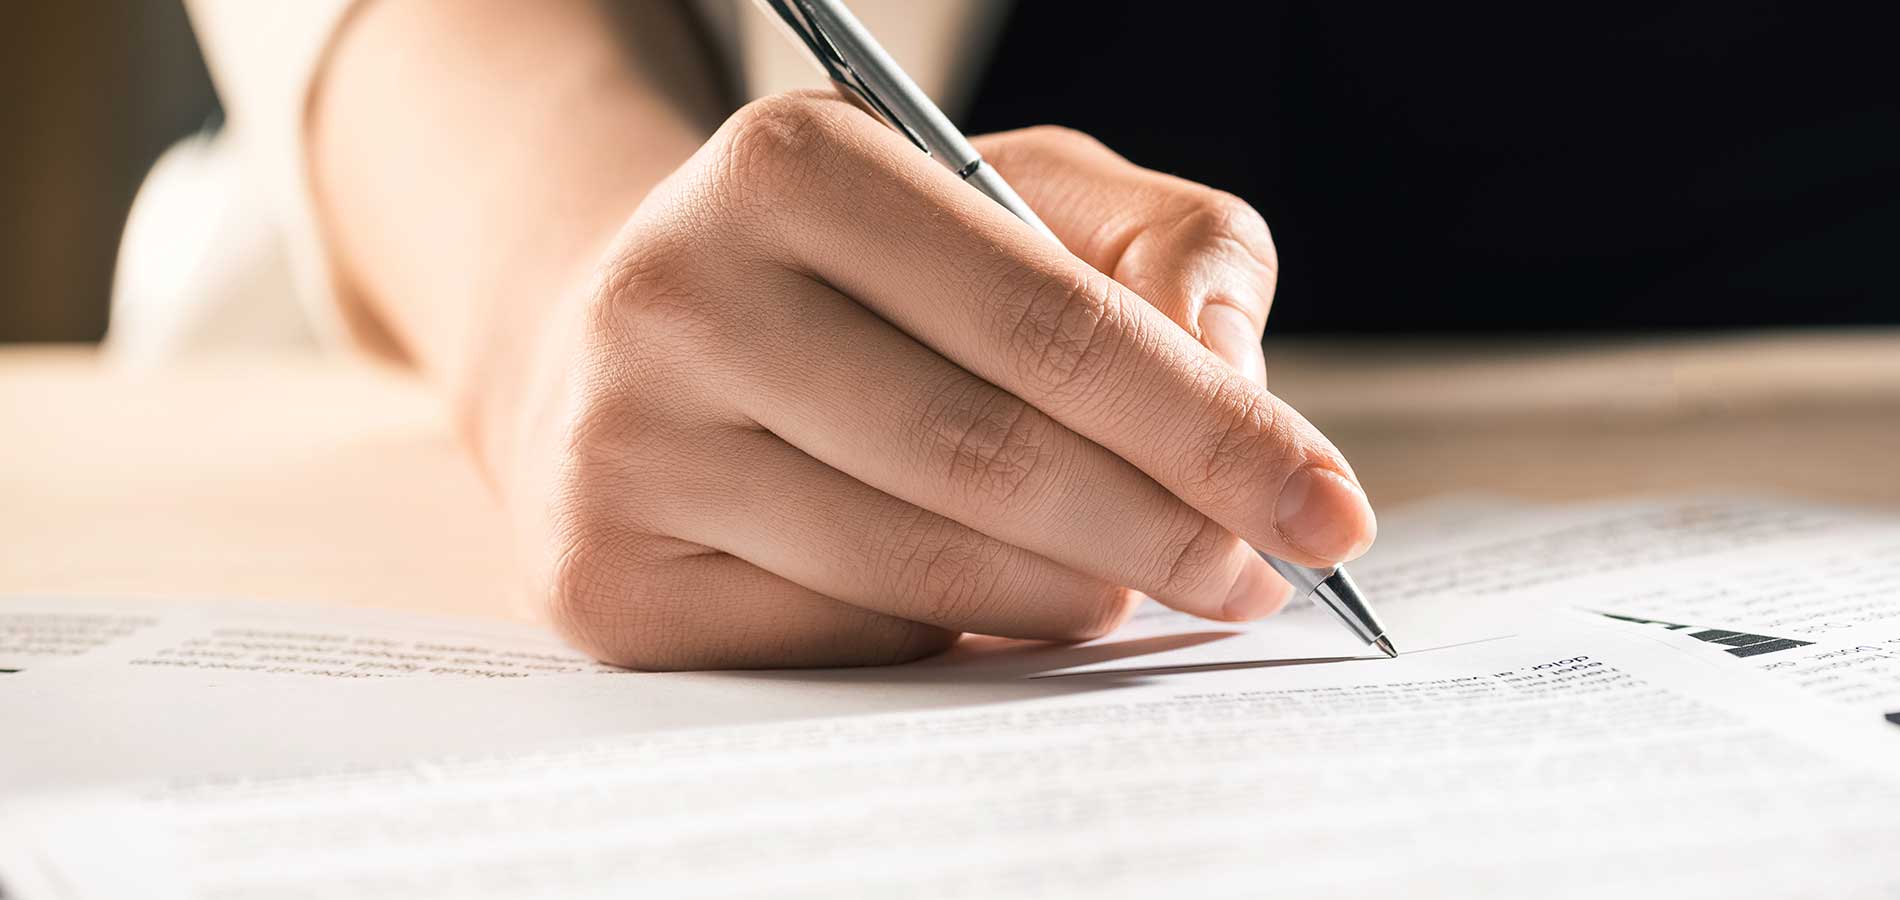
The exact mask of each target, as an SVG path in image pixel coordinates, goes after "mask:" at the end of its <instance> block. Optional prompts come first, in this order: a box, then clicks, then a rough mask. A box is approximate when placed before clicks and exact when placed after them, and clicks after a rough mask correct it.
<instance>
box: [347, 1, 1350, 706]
mask: <svg viewBox="0 0 1900 900" xmlns="http://www.w3.org/2000/svg"><path fill="white" fill-rule="evenodd" d="M650 6H651V8H650V9H648V10H647V11H646V12H644V13H641V14H639V15H637V16H635V17H634V18H636V19H637V21H632V22H627V23H624V24H625V25H627V27H628V28H629V29H631V30H633V31H637V32H639V33H641V34H643V35H645V36H646V37H647V38H649V39H651V38H654V37H655V36H660V37H664V36H665V35H667V34H669V33H671V32H678V31H679V29H680V28H681V25H680V23H679V22H678V21H677V20H675V19H673V18H671V17H670V16H669V15H668V14H667V10H666V8H665V7H663V6H661V5H659V4H651V5H650ZM609 24H610V23H608V22H606V21H605V20H604V19H603V18H602V15H601V13H600V11H599V10H598V9H596V8H595V7H594V6H592V5H591V4H588V3H585V2H578V0H572V2H567V0H559V2H549V3H545V4H512V3H500V2H496V3H488V2H462V0H456V2H452V3H451V2H441V0H381V2H377V3H372V4H369V5H367V6H366V7H365V9H364V11H363V12H362V13H361V14H360V15H359V16H358V18H357V20H356V21H354V22H353V23H351V25H350V27H349V29H348V30H347V31H346V33H345V34H344V36H343V37H342V39H341V41H340V43H339V45H338V47H337V50H336V53H335V55H334V57H333V59H332V60H331V63H330V65H329V67H328V69H327V73H326V76H325V78H324V82H323V84H322V85H321V90H320V93H319V94H318V97H317V99H316V101H315V106H314V108H313V113H312V122H311V129H312V134H311V141H312V148H313V169H314V171H313V175H314V178H315V181H316V184H317V189H318V193H319V199H320V202H321V204H322V206H323V209H324V218H325V224H326V228H327V230H328V232H329V234H330V235H331V243H332V246H333V247H334V248H335V250H336V253H337V256H338V265H339V268H340V269H342V271H343V274H344V276H345V277H346V279H347V281H348V283H350V284H351V285H352V286H353V287H354V288H355V289H356V301H357V302H360V303H362V304H363V305H364V308H365V311H366V312H367V313H368V314H370V315H373V316H375V317H376V318H377V320H378V321H380V322H382V323H384V325H385V326H386V327H387V329H388V331H389V333H390V335H391V337H392V338H393V340H394V343H395V344H396V345H397V346H399V347H401V348H403V350H404V352H406V353H407V354H408V355H409V356H410V357H411V358H412V359H413V361H414V362H415V363H416V364H417V365H419V366H420V367H421V368H422V369H423V370H424V371H426V372H427V373H429V375H430V376H431V377H432V378H433V379H434V380H435V381H437V382H438V383H439V384H440V385H441V386H442V390H443V392H444V395H445V397H446V398H447V400H448V402H449V404H450V407H451V409H452V411H453V414H454V416H455V417H456V420H457V422H458V423H460V425H461V426H462V428H463V430H464V431H465V433H466V434H467V435H468V438H469V441H470V444H471V446H472V447H473V449H474V450H475V452H476V453H477V455H478V456H479V458H480V459H481V461H482V464H483V467H484V470H485V471H486V472H487V473H488V475H489V477H490V478H491V479H492V481H493V482H494V484H495V487H496V489H497V491H498V493H499V495H500V496H501V498H502V500H503V502H504V505H505V506H506V508H507V510H508V512H509V514H510V515H511V517H512V519H513V521H514V522H515V524H516V530H517V533H518V534H519V536H520V538H521V546H522V553H523V556H524V559H525V560H526V561H527V563H528V568H529V570H530V571H531V572H532V573H533V575H534V578H535V584H534V586H533V590H534V591H535V593H536V596H537V597H538V598H540V599H541V601H542V602H543V603H544V604H545V609H546V610H547V612H548V615H549V617H550V618H551V620H552V621H553V622H554V623H555V624H556V625H557V626H558V627H560V628H561V629H562V631H563V632H564V633H565V634H566V635H567V636H568V637H569V638H570V639H571V640H572V641H573V642H574V643H575V644H576V645H577V646H579V647H581V648H583V649H585V650H587V651H588V652H591V653H593V654H595V655H596V656H598V657H600V658H601V659H604V660H607V661H610V662H615V663H619V664H622V665H628V666H633V667H638V668H711V667H754V666H812V665H854V664H877V663H889V662H897V661H903V660H908V659H913V658H916V657H918V656H921V655H925V654H928V653H931V652H935V651H937V650H940V649H942V648H944V647H946V646H948V645H949V644H950V643H951V642H953V641H954V640H955V639H956V636H957V635H958V634H959V633H961V632H977V633H984V634H994V635H1002V636H1007V637H1020V638H1035V639H1052V640H1070V639H1079V638H1088V637H1092V636H1096V635H1099V634H1102V633H1104V632H1106V631H1108V630H1110V629H1112V628H1113V627H1114V626H1115V625H1117V624H1119V623H1120V622H1121V621H1122V620H1123V619H1124V618H1125V617H1126V616H1127V615H1128V613H1129V612H1130V610H1131V609H1132V606H1133V604H1134V603H1135V602H1136V601H1137V600H1138V599H1139V598H1140V596H1141V595H1143V594H1146V595H1149V596H1152V597H1154V598H1156V599H1158V600H1160V601H1161V602H1163V603H1166V604H1168V605H1170V606H1173V607H1175V608H1177V609H1181V610H1184V611H1187V612H1190V613H1194V614H1196V615H1201V616H1206V617H1209V618H1214V619H1228V620H1236V619H1247V618H1255V617H1258V616H1262V615H1266V614H1269V613H1271V612H1273V611H1274V610H1276V609H1277V608H1278V607H1279V606H1280V604H1281V603H1283V602H1284V601H1285V595H1286V593H1287V588H1286V586H1285V584H1284V583H1283V582H1281V581H1280V580H1279V579H1278V577H1277V576H1275V575H1274V574H1273V573H1272V572H1271V570H1270V569H1268V568H1267V567H1266V565H1265V564H1264V563H1263V562H1262V561H1260V560H1259V558H1258V557H1257V556H1256V555H1255V554H1254V553H1253V552H1252V550H1250V549H1249V546H1248V545H1249V544H1251V545H1253V546H1255V547H1258V548H1260V549H1262V550H1265V551H1268V552H1271V553H1274V554H1275V555H1279V556H1282V557H1284V558H1287V559H1290V560H1293V561H1295V562H1301V563H1306V564H1311V565H1322V564H1326V563H1330V562H1335V561H1343V560H1346V559H1350V558H1353V557H1355V556H1357V555H1358V554H1360V553H1362V552H1363V551H1364V550H1365V549H1366V547H1367V546H1368V545H1369V544H1370V543H1371V540H1372V537H1373V534H1374V529H1375V526H1374V521H1373V516H1372V512H1371V509H1370V507H1369V506H1368V505H1367V502H1366V500H1365V496H1364V494H1363V493H1362V492H1361V491H1360V490H1359V488H1358V486H1357V483H1356V481H1355V480H1354V479H1353V476H1352V472H1351V469H1350V468H1349V467H1348V466H1347V464H1346V462H1345V460H1344V459H1343V458H1341V457H1340V455H1339V453H1338V452H1337V451H1336V450H1335V449H1334V448H1333V447H1332V445H1331V444H1330V443H1328V442H1327V441H1326V439H1325V438H1324V437H1323V436H1321V435H1320V434H1319V433H1318V432H1317V431H1316V430H1314V429H1313V428H1312V426H1311V425H1309V424H1308V423H1307V422H1306V421H1305V420H1304V419H1303V418H1301V417H1300V415H1299V414H1298V413H1297V412H1295V411H1294V410H1292V409H1291V408H1289V407H1287V406H1286V405H1285V404H1284V403H1282V402H1281V401H1279V400H1278V399H1277V398H1275V397H1274V396H1273V395H1272V394H1271V393H1269V392H1268V391H1267V390H1266V387H1265V364H1264V361H1263V359H1262V357H1261V351H1260V344H1259V338H1260V334H1261V331H1262V329H1263V328H1264V327H1265V322H1266V316H1267V310H1268V306H1269V304H1270V302H1271V298H1272V293H1273V285H1274V278H1275V272H1276V269H1277V260H1276V257H1275V255H1274V250H1273V244H1272V240H1271V238H1270V236H1269V233H1268V230H1267V227H1266V224H1265V223H1264V222H1262V221H1261V219H1260V217H1259V215H1258V214H1256V213H1255V212H1254V211H1253V210H1251V209H1250V208H1248V207H1247V206H1246V205H1245V204H1243V203H1241V202H1239V201H1238V200H1236V199H1235V198H1233V197H1232V196H1230V195H1226V194H1223V193H1220V192H1218V191H1214V190H1211V189H1209V188H1206V187H1202V186H1199V185H1195V184H1192V183H1189V182H1186V181H1182V180H1180V179H1176V178H1172V177H1169V176H1165V175H1161V174H1158V173H1154V172H1150V171H1147V170H1143V169H1141V168H1139V167H1136V166H1134V165H1132V164H1130V163H1128V162H1127V161H1125V160H1123V159H1121V158H1120V157H1118V156H1116V155H1115V154H1114V153H1113V152H1112V151H1110V150H1108V149H1107V148H1105V147H1103V146H1101V145H1100V144H1099V143H1097V142H1095V141H1093V140H1092V139H1090V138H1088V137H1086V136H1084V135H1080V134H1077V133H1074V132H1069V131H1065V130H1061V129H1053V128H1038V129H1029V130H1026V131H1019V132H1012V133H1008V134H1000V135H991V136H987V137H983V138H980V139H978V145H979V149H980V150H981V151H982V152H983V153H984V154H985V156H986V157H987V158H988V159H989V160H990V162H991V164H992V165H994V166H995V167H996V168H997V170H998V171H999V172H1001V173H1002V174H1003V175H1004V176H1005V177H1006V178H1008V179H1009V180H1010V181H1011V183H1012V184H1014V185H1015V186H1016V188H1017V189H1018V191H1019V192H1021V193H1022V194H1023V196H1024V197H1025V199H1027V200H1028V201H1029V203H1030V204H1031V205H1032V206H1034V207H1035V208H1036V209H1037V211H1038V213H1039V214H1040V215H1042V216H1043V218H1044V219H1045V220H1046V221H1047V222H1048V224H1049V225H1050V227H1051V228H1052V229H1054V230H1055V232H1056V233H1057V235H1058V236H1060V237H1061V238H1062V241H1063V244H1064V245H1065V247H1066V249H1065V248H1064V247H1056V246H1054V245H1051V244H1049V243H1048V242H1047V241H1046V240H1045V239H1043V238H1041V237H1039V236H1038V235H1037V234H1036V233H1035V232H1033V231H1032V230H1030V229H1029V228H1028V227H1027V226H1025V225H1023V224H1022V223H1020V222H1017V221H1016V220H1015V219H1013V218H1011V217H1010V216H1009V215H1008V214H1007V213H1006V212H1004V211H1003V210H1001V209H1000V208H998V207H996V206H995V205H994V204H992V203H990V202H989V201H988V200H987V199H986V198H984V197H982V196H981V195H980V194H978V193H977V192H976V191H974V190H973V189H971V188H969V187H968V186H967V185H964V184H962V183H961V182H959V181H958V180H957V179H956V178H955V177H954V176H952V175H951V174H950V173H948V172H946V171H944V170H943V169H942V168H941V167H939V166H938V165H937V164H936V163H935V162H933V161H932V160H930V159H929V158H927V157H925V156H923V155H922V154H919V153H918V152H916V150H915V149H914V148H913V147H911V146H910V145H909V144H908V143H906V142H905V141H903V140H902V139H900V138H899V137H898V136H896V135H895V134H894V133H892V132H891V131H889V130H888V129H886V128H884V127H883V126H882V125H880V124H879V123H878V122H876V121H875V120H873V119H872V118H870V117H869V116H867V115H865V114H864V113H863V112H861V111H860V110H858V109H857V108H855V107H853V106H851V105H849V104H847V103H845V102H843V101H842V100H840V99H838V98H837V97H836V96H834V95H831V94H826V93H812V94H792V95H783V96H777V97H770V98H766V99H763V100H760V101H757V102H754V103H752V104H750V105H748V106H746V107H744V108H742V109H739V110H737V111H736V112H732V113H731V114H730V115H728V116H726V117H725V118H724V121H723V123H721V124H719V125H718V126H717V127H716V129H714V130H712V131H711V132H710V133H708V131H707V125H706V124H705V123H707V122H709V121H710V120H711V119H713V118H715V117H716V114H715V115H711V116H709V115H707V112H708V108H707V105H706V104H705V103H704V102H703V101H701V100H698V99H696V98H702V97H704V96H707V94H708V92H707V91H705V90H703V86H700V87H696V86H695V85H694V84H692V83H690V82H692V81H693V79H692V78H690V77H681V76H680V75H679V74H678V73H681V72H690V71H691V66H690V65H689V64H687V63H686V62H681V61H674V62H675V63H676V64H674V65H654V64H653V63H654V62H655V60H654V58H653V54H655V53H662V52H666V51H665V50H663V49H654V48H665V47H677V46H680V45H682V44H684V43H687V42H684V41H666V40H658V41H654V40H649V41H648V42H647V45H648V46H647V49H644V50H643V49H641V48H639V47H629V46H627V45H625V44H622V43H618V42H616V41H614V40H613V38H612V37H611V34H612V33H613V29H612V28H611V27H609ZM687 62H690V61H687ZM657 72H670V73H674V75H673V76H672V80H671V81H663V80H658V76H656V75H655V73H657ZM681 81H685V82H688V83H686V84H681V83H678V82H681Z"/></svg>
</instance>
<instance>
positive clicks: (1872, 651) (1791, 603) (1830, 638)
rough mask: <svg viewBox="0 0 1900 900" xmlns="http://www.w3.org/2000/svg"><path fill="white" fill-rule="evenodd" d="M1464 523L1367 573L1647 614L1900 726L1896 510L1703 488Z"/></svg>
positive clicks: (1636, 616) (1391, 583)
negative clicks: (1696, 494)
mask: <svg viewBox="0 0 1900 900" xmlns="http://www.w3.org/2000/svg"><path fill="white" fill-rule="evenodd" d="M1463 531H1464V534H1463V536H1462V537H1461V538H1459V539H1456V540H1453V541H1447V542H1444V543H1441V544H1439V545H1438V546H1436V547H1426V548H1424V552H1420V553H1415V554H1409V555H1388V556H1373V557H1371V558H1369V559H1368V560H1367V561H1366V565H1365V566H1362V567H1359V568H1360V569H1362V570H1363V575H1362V581H1364V582H1366V583H1368V584H1371V585H1376V586H1377V588H1378V590H1377V591H1376V593H1371V596H1374V597H1377V598H1378V599H1379V601H1380V602H1381V603H1385V604H1392V605H1401V604H1405V603H1407V602H1409V600H1408V598H1411V597H1417V596H1424V595H1431V594H1436V593H1443V592H1446V591H1453V592H1459V593H1463V594H1465V595H1468V596H1471V597H1475V598H1484V597H1499V596H1507V595H1508V596H1512V597H1515V598H1517V600H1518V601H1519V602H1521V603H1525V604H1553V603H1554V604H1562V605H1567V606H1572V607H1575V608H1578V609H1585V610H1591V611H1594V612H1599V613H1604V614H1609V615H1614V616H1617V617H1619V618H1622V619H1624V620H1626V621H1633V622H1637V623H1643V624H1648V625H1651V626H1653V627H1656V628H1659V629H1663V630H1667V631H1671V632H1674V633H1676V634H1679V635H1681V636H1683V637H1685V638H1688V639H1691V640H1695V641H1699V642H1702V643H1704V644H1706V645H1707V646H1708V647H1709V649H1710V650H1711V651H1714V652H1721V653H1724V654H1726V655H1727V656H1729V657H1731V658H1733V659H1735V660H1737V661H1739V662H1741V663H1744V664H1747V665H1750V666H1753V667H1755V668H1758V669H1761V670H1762V671H1764V672H1767V673H1769V674H1770V675H1772V676H1774V677H1777V678H1780V679H1783V680H1785V681H1787V682H1788V683H1790V684H1793V685H1795V686H1797V687H1799V688H1801V689H1803V690H1805V691H1807V692H1809V693H1810V694H1812V695H1813V696H1816V697H1819V698H1825V699H1827V700H1831V701H1837V702H1841V703H1846V704H1851V705H1853V706H1854V707H1855V708H1857V709H1859V710H1861V711H1862V712H1863V713H1865V714H1867V715H1869V716H1877V717H1883V718H1885V719H1887V720H1888V721H1891V722H1893V723H1894V724H1896V725H1900V516H1897V515H1894V514H1890V513H1887V514H1883V513H1875V512H1869V511H1865V510H1857V509H1852V508H1843V507H1828V506H1820V505H1815V504H1804V503H1793V502H1780V501H1772V500H1763V499H1722V498H1705V499H1691V500H1674V501H1650V502H1636V503H1619V504H1607V505H1599V506H1593V507H1584V508H1572V509H1565V510H1545V511H1535V512H1528V513H1527V512H1523V511H1510V510H1500V511H1499V512H1498V513H1497V514H1495V515H1489V516H1486V515H1483V514H1482V512H1481V511H1480V514H1478V515H1474V516H1471V517H1467V518H1466V519H1465V520H1464V522H1463Z"/></svg>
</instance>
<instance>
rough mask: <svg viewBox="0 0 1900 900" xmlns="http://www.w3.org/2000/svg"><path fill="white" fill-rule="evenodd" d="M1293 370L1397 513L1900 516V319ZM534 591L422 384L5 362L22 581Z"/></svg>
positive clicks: (169, 592)
mask: <svg viewBox="0 0 1900 900" xmlns="http://www.w3.org/2000/svg"><path fill="white" fill-rule="evenodd" d="M1348 361H1350V362H1348ZM1269 368H1270V370H1271V373H1272V374H1271V378H1272V384H1273V387H1274V390H1275V391H1276V392H1277V393H1279V394H1280V395H1281V396H1283V397H1285V398H1286V399H1287V400H1289V401H1290V402H1292V403H1293V404H1294V405H1295V406H1297V407H1299V408H1300V409H1301V410H1302V411H1304V412H1305V413H1306V414H1307V415H1308V416H1309V417H1310V418H1311V419H1313V421H1315V422H1316V423H1318V424H1319V425H1320V427H1321V428H1322V429H1324V430H1325V431H1326V432H1327V433H1328V434H1329V435H1330V436H1332V438H1333V439H1334V440H1335V441H1336V442H1337V443H1338V444H1339V446H1340V447H1341V448H1342V449H1343V450H1344V451H1345V452H1346V454H1347V456H1348V457H1349V458H1351V459H1352V461H1353V465H1354V467H1355V468H1356V469H1357V471H1358V472H1359V475H1360V477H1361V479H1362V480H1363V481H1364V483H1365V484H1366V487H1367V490H1368V492H1369V493H1370V494H1371V496H1372V498H1373V501H1374V503H1375V505H1380V504H1396V503H1401V502H1404V501H1408V500H1414V499H1418V498H1422V497H1427V496H1431V495H1434V494H1439V493H1446V492H1464V491H1484V492H1491V493H1501V494H1507V495H1512V496H1517V497H1522V498H1526V499H1532V500H1562V499H1578V498H1587V497H1594V496H1605V495H1615V494H1629V493H1636V492H1650V491H1668V490H1688V489H1716V490H1724V489H1740V490H1771V491H1778V492H1783V493H1792V494H1798V495H1805V496H1813V497H1819V498H1826V499H1838V500H1845V501H1850V502H1860V503H1875V504H1882V505H1895V506H1900V331H1874V332H1856V333H1853V334H1829V333H1808V334H1780V335H1775V334H1769V335H1747V336H1733V337H1720V338H1694V339H1674V340H1667V341H1656V340H1645V341H1619V340H1608V339H1605V340H1593V341H1588V342H1563V343H1556V342H1549V341H1542V342H1526V341H1515V342H1510V343H1504V342H1480V343H1473V342H1457V343H1444V344H1435V345H1418V344H1400V343H1390V342H1380V341H1351V342H1346V341H1334V342H1324V343H1321V342H1272V343H1270V344H1269ZM518 584H519V579H518V577H517V575H516V574H515V570H514V567H513V563H512V560H511V545H510V543H509V539H508V535H507V533H506V529H505V528H504V526H503V523H502V520H501V517H500V514H499V512H498V511H497V509H496V508H495V506H494V503H493V502H492V500H491V499H490V497H489V495H488V492H487V490H486V487H485V486H484V484H483V482H482V481H481V479H480V477H479V475H478V474H477V472H476V471H475V469H474V467H473V466H472V465H471V464H470V462H469V461H468V459H467V458H466V456H465V455H464V454H463V453H462V452H461V450H460V449H459V446H458V445H457V443H456V441H455V439H454V437H453V436H452V434H451V433H450V431H449V429H448V427H447V424H446V422H445V420H444V419H443V416H442V414H441V412H440V410H439V409H438V408H437V405H436V404H435V402H434V401H433V399H432V397H431V396H430V395H429V393H428V391H427V390H426V389H425V388H424V387H423V386H422V385H420V384H418V383H417V382H416V381H414V380H413V379H411V378H409V377H407V376H406V375H404V374H403V373H400V372H396V371H391V370H382V369H375V368H368V367H365V366H362V365H361V364H357V363H351V362H346V361H342V360H337V359H325V358H316V357H293V358H283V359H221V360H215V361H206V362H203V363H197V364H193V365H190V366H186V367H181V368H175V369H167V370H160V371H142V372H141V371H131V370H127V369H123V368H120V367H117V366H114V365H112V364H110V363H109V362H108V361H106V360H103V359H102V358H100V356H99V355H98V354H97V353H96V352H95V351H93V350H91V349H89V348H72V347H55V348H11V349H4V350H0V592H23V591H38V592H68V593H94V594H99V593H109V594H129V595H149V596H206V595H215V596H244V597H258V598H266V599H285V600H305V601H317V602H324V603H332V604H347V605H354V606H388V607H399V608H405V609H413V610H423V611H432V612H459V613H469V614H477V615H490V616H506V617H511V618H529V617H531V616H532V613H531V611H530V610H528V609H527V608H526V607H525V606H523V605H522V604H521V602H520V599H519V591H518V590H517V586H518Z"/></svg>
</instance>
